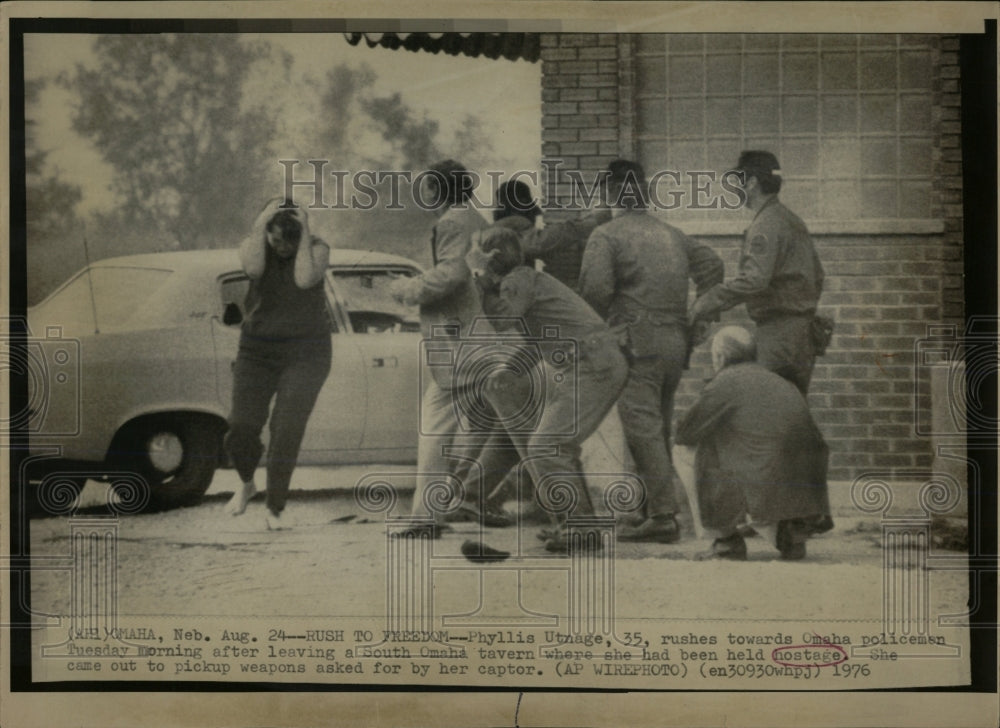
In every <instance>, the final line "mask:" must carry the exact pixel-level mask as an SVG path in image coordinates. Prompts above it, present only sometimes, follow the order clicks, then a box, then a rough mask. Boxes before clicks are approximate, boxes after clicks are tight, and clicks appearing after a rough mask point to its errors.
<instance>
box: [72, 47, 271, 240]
mask: <svg viewBox="0 0 1000 728" xmlns="http://www.w3.org/2000/svg"><path fill="white" fill-rule="evenodd" d="M94 51H95V53H96V56H97V64H96V66H94V67H86V66H83V65H81V64H78V65H77V67H76V69H75V71H74V72H73V73H72V74H64V75H63V76H62V77H61V79H60V80H61V82H62V84H63V85H64V86H65V87H67V88H70V89H74V90H75V91H76V93H77V98H78V103H77V106H76V109H75V113H74V115H73V119H72V120H73V127H74V129H75V130H76V131H77V132H78V133H80V134H81V135H82V136H84V137H87V138H89V139H90V140H91V141H92V142H93V144H94V145H95V146H96V147H97V149H98V151H100V153H101V154H102V155H103V157H104V158H105V160H106V161H107V162H108V163H109V164H111V165H112V166H113V168H114V170H115V177H114V182H113V189H114V191H115V193H116V194H117V196H118V198H119V200H120V204H119V206H118V210H117V212H118V214H119V216H120V218H121V219H122V220H124V221H126V222H127V223H128V224H130V225H133V226H134V228H133V229H136V230H137V231H158V232H161V233H167V234H168V235H169V236H170V237H171V238H172V239H173V240H175V241H176V244H177V245H178V246H179V247H181V248H198V247H219V246H223V245H232V244H233V243H234V242H235V240H236V239H238V237H239V235H240V234H241V233H242V231H243V230H244V228H245V226H246V219H247V218H248V217H251V216H252V214H253V210H254V209H255V208H256V207H258V206H259V204H260V201H259V197H260V190H261V189H262V188H263V186H264V182H265V180H266V179H269V178H270V176H272V175H273V173H274V170H273V167H274V156H273V154H272V152H271V148H270V145H271V140H272V138H273V136H274V131H275V117H276V114H277V112H278V110H277V109H274V108H271V107H270V106H269V105H268V104H267V99H261V100H258V101H257V103H256V104H254V105H249V104H244V94H243V86H244V83H245V81H246V79H247V77H248V74H249V73H250V70H251V68H252V67H253V65H254V64H255V63H260V62H263V61H266V60H273V58H272V55H273V54H272V51H271V49H270V47H269V46H268V45H267V44H262V43H247V42H244V41H243V40H241V39H240V38H239V37H238V36H235V35H225V34H222V35H207V34H196V33H192V34H180V35H177V34H159V35H124V36H115V35H104V36H99V37H98V38H97V39H96V40H95V43H94ZM279 61H280V62H282V63H283V64H284V68H285V72H286V73H287V71H288V68H289V65H290V59H288V58H282V59H279Z"/></svg>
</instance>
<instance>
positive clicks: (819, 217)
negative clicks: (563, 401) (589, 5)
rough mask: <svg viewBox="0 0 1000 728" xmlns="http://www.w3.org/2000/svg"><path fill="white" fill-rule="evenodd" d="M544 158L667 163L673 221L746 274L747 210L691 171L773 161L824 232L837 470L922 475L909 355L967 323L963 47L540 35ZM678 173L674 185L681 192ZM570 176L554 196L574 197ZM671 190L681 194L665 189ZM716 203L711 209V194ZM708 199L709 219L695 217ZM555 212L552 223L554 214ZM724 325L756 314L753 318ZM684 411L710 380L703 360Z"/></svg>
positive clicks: (929, 40)
mask: <svg viewBox="0 0 1000 728" xmlns="http://www.w3.org/2000/svg"><path fill="white" fill-rule="evenodd" d="M540 41H541V42H540V56H541V60H542V64H543V68H542V100H543V105H542V112H543V113H542V151H543V156H544V157H545V158H546V159H550V160H552V159H558V160H561V161H562V163H563V165H564V167H565V168H566V169H579V170H599V169H601V168H603V167H604V166H605V165H606V164H607V162H608V161H610V160H611V159H612V158H614V157H615V156H624V157H629V158H633V159H638V160H639V161H640V162H641V163H642V164H643V166H644V167H645V169H646V170H647V174H648V175H649V176H653V174H654V173H655V172H656V171H663V170H668V171H671V172H674V173H677V174H673V175H672V176H669V177H664V178H663V179H664V182H665V184H664V185H663V189H662V190H661V193H660V194H659V195H658V197H659V199H660V200H661V201H664V202H665V203H666V204H667V205H668V206H670V204H671V201H672V200H673V201H676V202H677V203H678V204H677V207H676V209H673V210H667V211H665V212H663V213H662V214H663V215H664V216H665V218H666V219H669V220H670V221H671V222H672V223H673V224H676V225H677V226H679V227H680V228H681V229H683V230H684V231H685V232H688V233H689V234H692V235H695V236H697V237H698V238H699V239H701V240H702V241H704V242H706V243H708V244H710V245H711V246H712V247H713V248H714V249H715V250H716V251H718V252H719V254H720V255H722V256H723V258H724V260H725V262H726V271H727V274H728V275H732V274H733V273H734V272H735V268H736V261H737V255H738V251H739V245H740V240H741V235H742V231H743V229H744V227H745V226H746V224H747V222H748V216H747V213H746V212H745V211H736V212H734V211H732V210H726V209H722V202H723V198H721V197H720V195H721V194H722V192H721V191H720V190H717V189H715V187H716V185H715V184H711V183H710V178H709V177H708V175H701V176H700V179H698V180H697V181H696V182H695V184H696V185H701V186H702V187H703V188H704V189H705V190H706V191H704V192H702V193H700V194H699V195H698V196H697V199H696V195H695V193H694V191H693V189H692V176H691V175H690V172H691V171H704V172H716V173H721V172H722V171H724V170H726V169H728V168H730V167H731V166H732V165H733V164H734V163H735V161H736V158H737V156H738V154H739V151H740V149H744V148H761V149H770V150H772V151H774V152H775V153H776V154H777V155H778V158H779V160H780V161H781V163H782V168H783V170H782V172H783V179H784V186H783V189H782V192H781V197H782V199H783V201H784V202H785V203H786V204H787V205H788V206H789V207H791V208H792V209H793V210H795V211H796V212H797V213H798V214H799V215H800V216H801V217H802V218H803V219H804V220H805V221H806V223H807V225H808V226H809V228H810V231H811V232H812V233H813V236H814V240H815V242H816V245H817V250H818V253H819V255H820V257H821V258H822V260H823V262H824V267H825V269H826V273H827V282H826V285H825V290H824V293H823V297H822V299H821V301H820V306H821V308H822V310H823V311H824V312H826V313H828V314H829V315H830V316H832V317H833V318H834V319H835V320H836V322H837V327H836V333H835V336H834V339H833V343H832V345H831V347H830V349H829V350H828V352H827V354H826V356H824V357H823V358H821V359H820V360H818V362H817V368H816V372H815V375H814V378H813V384H812V387H811V392H810V397H809V399H810V405H811V406H812V409H813V411H814V413H815V416H816V419H817V421H818V422H819V423H820V426H821V427H822V429H823V431H824V433H825V434H826V436H827V438H828V441H829V444H830V448H831V463H830V464H831V473H830V475H831V477H832V478H835V479H852V478H854V477H855V476H856V475H857V474H858V473H859V472H860V471H862V470H870V469H873V468H874V469H880V468H914V467H925V468H926V467H928V466H929V465H930V464H931V456H932V452H931V443H930V440H929V439H925V438H919V437H917V436H916V435H915V427H914V417H915V415H917V413H919V412H921V411H924V412H929V411H930V407H931V401H930V400H931V391H930V386H929V385H930V378H929V377H925V376H919V375H918V374H917V369H916V367H915V365H914V347H915V344H916V342H917V340H918V339H921V338H923V337H926V336H927V333H928V328H927V327H928V325H929V324H934V323H941V322H945V323H954V324H962V322H963V290H962V283H963V279H962V274H963V259H962V249H963V237H962V204H961V203H962V170H961V143H960V120H959V113H960V103H961V100H960V98H959V84H958V76H959V38H958V37H957V36H932V35H805V34H794V35H760V34H754V35H749V34H747V35H740V34H725V35H723V34H718V35H690V34H685V35H652V34H650V35H645V34H642V35H586V34H543V35H542V36H541V38H540ZM678 176H679V177H680V184H677V179H678ZM569 185H570V183H569V182H568V181H567V180H565V179H563V178H561V175H559V174H556V175H552V174H550V175H548V179H547V180H546V183H545V192H546V195H547V198H548V199H549V200H550V201H551V200H560V201H563V202H564V203H565V202H568V200H569V195H570V194H571V193H572V190H570V189H568V188H569ZM671 192H676V194H675V195H674V196H671ZM713 200H714V201H715V202H717V203H718V207H716V208H713V207H709V205H711V204H713V203H712V201H713ZM697 205H701V206H704V208H705V209H691V208H692V207H695V206H697ZM551 216H554V215H550V217H551ZM723 321H732V322H742V321H746V319H745V315H744V314H743V311H742V307H739V308H737V309H734V310H733V311H730V312H728V313H727V314H726V315H725V316H724V318H723ZM692 364H693V365H692V368H691V370H690V371H689V372H688V374H687V375H686V376H685V378H684V380H683V381H682V383H681V387H680V390H679V392H678V399H677V408H678V411H683V410H684V409H685V408H686V407H687V406H688V405H689V404H690V403H691V401H692V399H693V397H694V395H695V393H696V392H697V391H698V389H699V388H700V386H701V381H702V380H703V379H704V378H705V377H706V376H708V371H709V370H708V365H709V360H708V355H707V351H705V350H704V348H703V349H702V350H701V351H699V352H698V354H697V355H696V357H695V358H694V361H693V363H692Z"/></svg>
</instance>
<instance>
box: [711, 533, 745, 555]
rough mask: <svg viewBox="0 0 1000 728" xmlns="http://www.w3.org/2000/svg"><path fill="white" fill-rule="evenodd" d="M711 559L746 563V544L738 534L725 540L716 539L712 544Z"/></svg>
mask: <svg viewBox="0 0 1000 728" xmlns="http://www.w3.org/2000/svg"><path fill="white" fill-rule="evenodd" d="M712 558H716V559H728V560H730V561H746V560H747V542H746V541H744V540H743V536H741V535H740V534H739V533H738V532H737V533H734V534H733V535H732V536H727V537H726V538H717V539H715V541H713V542H712Z"/></svg>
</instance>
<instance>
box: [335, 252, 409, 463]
mask: <svg viewBox="0 0 1000 728" xmlns="http://www.w3.org/2000/svg"><path fill="white" fill-rule="evenodd" d="M419 272H420V271H419V270H418V269H416V268H411V267H406V266H371V267H358V266H352V267H349V268H348V267H344V268H337V267H333V268H331V269H330V271H329V273H328V276H327V278H328V280H329V282H330V284H331V285H332V287H333V290H334V291H335V293H336V296H337V299H338V301H339V303H340V306H341V309H342V311H343V312H344V314H345V315H346V318H347V324H348V326H349V327H350V333H349V334H348V337H349V338H350V339H351V340H352V341H353V342H354V345H355V346H356V347H357V349H358V351H359V354H360V357H361V361H362V363H363V366H364V369H365V375H366V381H367V392H368V395H367V402H366V405H367V406H366V410H365V411H366V419H365V427H364V435H363V436H362V441H361V446H362V447H363V448H364V449H366V450H368V451H369V452H370V454H371V457H372V458H375V459H382V460H385V461H386V462H401V461H403V462H405V461H410V460H412V459H413V458H414V457H415V454H416V447H417V432H418V421H417V413H418V401H419V396H420V392H419V389H420V384H419V376H418V372H417V362H418V358H419V354H420V339H421V336H420V314H419V311H418V309H417V307H416V306H404V305H403V304H400V303H398V302H397V301H395V300H394V299H393V298H392V297H391V296H390V295H389V285H390V284H391V283H392V281H393V279H394V278H396V277H399V276H406V277H410V276H414V275H417V274H418V273H419Z"/></svg>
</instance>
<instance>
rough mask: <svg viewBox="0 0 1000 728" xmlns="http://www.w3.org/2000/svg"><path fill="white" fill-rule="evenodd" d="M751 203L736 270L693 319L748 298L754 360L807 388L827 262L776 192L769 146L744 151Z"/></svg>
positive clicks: (703, 300)
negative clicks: (751, 213)
mask: <svg viewBox="0 0 1000 728" xmlns="http://www.w3.org/2000/svg"><path fill="white" fill-rule="evenodd" d="M736 171H737V172H739V173H740V174H741V175H742V179H743V182H742V184H743V190H744V192H745V193H746V205H747V207H748V208H749V209H750V210H753V211H755V212H756V215H755V217H754V219H753V222H752V223H750V227H748V228H747V230H746V232H745V234H744V238H743V247H742V249H741V250H740V262H739V272H738V273H737V275H736V277H735V278H733V279H731V280H729V281H726V282H725V283H723V284H721V285H717V286H715V287H714V288H712V289H711V290H710V291H709V292H708V293H706V294H705V295H704V296H701V297H699V298H698V300H696V301H695V303H694V305H693V306H692V308H691V312H690V318H691V321H692V322H697V321H704V320H709V319H712V318H713V317H715V316H716V315H717V314H718V313H719V312H720V311H725V310H726V309H729V308H732V307H733V306H736V305H739V304H740V303H745V304H746V307H747V314H748V315H749V316H750V318H751V319H752V320H753V321H754V323H755V324H756V325H757V331H756V339H757V360H758V362H759V363H760V364H761V365H763V366H764V367H766V368H768V369H770V370H771V371H773V372H776V373H777V374H780V375H781V376H783V377H785V378H786V379H788V380H789V381H791V382H792V383H793V384H795V386H796V387H798V389H799V391H800V392H802V394H803V395H805V394H807V393H808V391H809V380H810V378H811V377H812V370H813V363H814V362H815V360H816V352H815V349H814V345H813V341H812V327H813V319H814V318H815V313H816V304H817V302H818V301H819V296H820V292H821V291H822V289H823V266H822V265H821V264H820V261H819V258H818V257H817V255H816V251H815V249H814V248H813V244H812V240H811V239H810V237H809V231H808V230H807V229H806V226H805V224H804V223H803V222H802V220H801V219H800V218H799V217H798V216H797V215H796V214H795V213H793V212H792V211H791V210H789V209H788V208H787V207H785V206H784V205H783V204H781V202H780V201H779V200H778V191H779V190H780V189H781V170H780V168H779V166H778V159H777V158H776V157H775V156H774V154H772V153H771V152H766V151H755V150H751V151H744V152H743V153H742V154H740V158H739V162H738V163H737V165H736Z"/></svg>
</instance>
